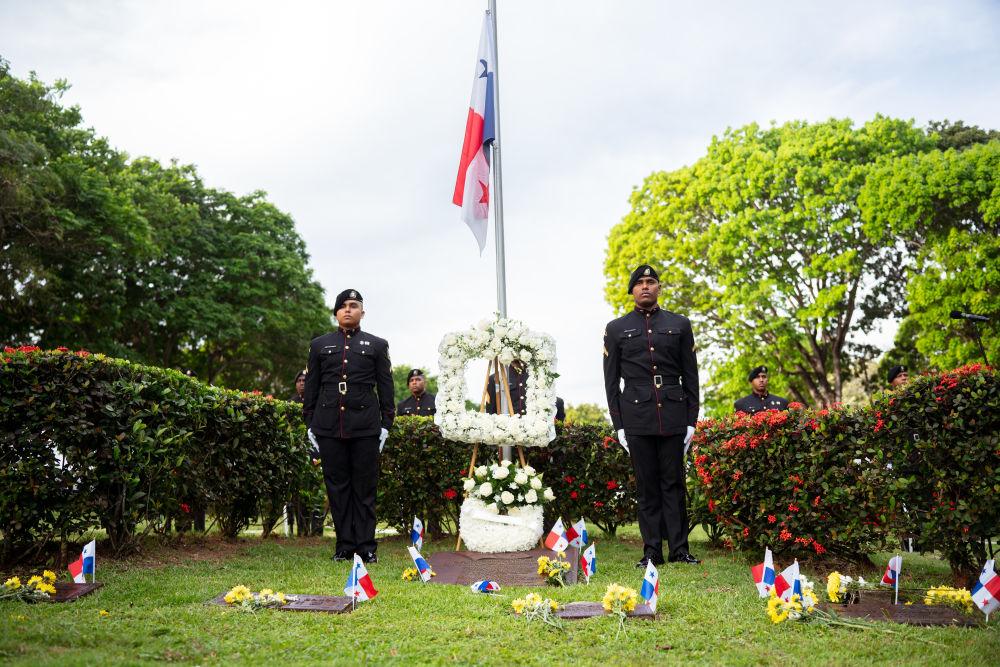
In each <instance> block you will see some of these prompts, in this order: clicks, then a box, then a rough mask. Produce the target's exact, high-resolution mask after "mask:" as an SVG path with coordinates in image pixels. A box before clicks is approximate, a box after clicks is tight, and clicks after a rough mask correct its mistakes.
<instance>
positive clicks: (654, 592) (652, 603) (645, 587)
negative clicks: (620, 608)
mask: <svg viewBox="0 0 1000 667" xmlns="http://www.w3.org/2000/svg"><path fill="white" fill-rule="evenodd" d="M639 595H641V596H642V599H643V600H645V601H646V603H647V604H648V605H649V608H650V610H652V612H653V613H654V614H655V613H656V599H657V598H659V597H660V573H659V572H657V571H656V566H655V565H653V561H652V560H651V559H650V560H647V561H646V573H645V574H644V575H642V588H640V589H639Z"/></svg>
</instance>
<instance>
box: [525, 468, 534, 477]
mask: <svg viewBox="0 0 1000 667" xmlns="http://www.w3.org/2000/svg"><path fill="white" fill-rule="evenodd" d="M524 474H525V475H534V474H535V469H534V468H532V467H531V466H524Z"/></svg>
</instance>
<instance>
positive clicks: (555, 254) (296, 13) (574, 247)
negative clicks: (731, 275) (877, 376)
mask: <svg viewBox="0 0 1000 667" xmlns="http://www.w3.org/2000/svg"><path fill="white" fill-rule="evenodd" d="M694 5H695V3H679V2H663V1H661V2H638V1H636V2H630V1H628V0H622V1H620V2H587V1H579V2H574V3H569V2H540V1H538V0H499V8H498V30H499V42H498V43H499V50H500V62H499V68H498V69H499V75H498V80H499V88H500V95H501V97H500V129H501V134H502V141H503V178H504V180H503V191H504V212H505V231H506V240H507V246H506V252H507V293H508V305H509V314H510V315H511V316H513V317H518V318H520V319H523V320H525V321H526V322H527V323H528V324H529V325H530V326H531V327H532V328H534V329H537V330H540V331H545V332H548V333H550V334H552V335H553V336H554V337H555V339H556V343H557V346H558V351H559V369H558V370H559V372H560V374H561V377H560V379H559V381H558V385H557V389H558V393H559V395H561V396H563V397H564V398H565V399H566V401H567V402H569V403H580V402H596V403H599V404H602V405H603V402H604V400H603V385H602V379H601V364H600V359H601V334H602V332H603V329H604V324H605V323H606V322H607V320H609V319H610V318H611V317H612V316H613V313H612V311H611V308H610V307H609V306H608V304H607V303H605V301H604V298H603V285H604V278H603V274H602V267H603V260H604V251H605V244H606V238H607V233H608V231H609V230H610V228H611V227H612V226H613V225H614V224H615V223H616V222H618V221H619V220H620V219H621V217H622V216H623V215H624V214H625V213H626V212H627V211H628V197H629V193H630V192H631V190H632V188H633V187H635V186H636V185H638V184H640V183H641V182H642V179H643V178H644V177H645V176H646V175H648V174H649V173H650V172H652V171H654V170H661V169H665V170H671V169H676V168H678V167H681V166H683V165H685V164H690V163H691V162H693V161H694V160H696V159H697V158H698V157H700V156H701V155H702V154H703V153H704V150H705V147H706V146H707V144H708V142H709V140H710V139H711V137H712V136H713V135H714V134H720V133H722V132H723V131H724V130H725V128H726V127H729V126H732V127H736V126H740V125H744V124H746V123H749V122H753V121H757V122H761V123H767V122H769V121H771V120H775V121H778V122H783V121H786V120H791V119H807V120H813V121H818V120H824V119H826V118H829V117H850V118H853V119H855V120H856V121H864V120H866V119H869V118H871V117H872V116H873V115H874V114H876V113H883V114H887V115H891V116H898V117H903V118H913V119H914V120H915V121H916V122H917V123H918V124H920V125H924V124H926V122H927V121H928V120H940V119H945V118H948V119H952V120H957V119H962V120H964V121H966V122H967V123H974V124H978V125H982V126H987V127H993V128H995V127H1000V120H998V118H997V113H998V110H1000V76H998V73H1000V46H998V44H1000V40H998V39H997V38H998V34H1000V3H998V2H995V1H994V2H988V1H981V2H975V1H950V2H940V1H936V2H916V1H912V0H911V1H905V2H871V1H870V0H869V1H868V2H838V3H818V2H810V3H804V2H791V1H789V2H784V3H779V2H754V3H749V2H715V3H698V6H694ZM709 5H711V6H709ZM485 6H486V2H485V1H484V2H476V1H474V0H450V1H447V2H446V1H444V0H441V1H435V0H425V1H423V2H388V1H385V2H380V1H377V0H370V1H368V2H350V3H348V2H316V3H312V2H287V3H275V2H245V1H240V2H235V1H232V2H204V1H202V2H191V1H177V0H173V1H171V2H169V3H168V2H158V3H153V2H139V1H135V2H109V1H100V0H87V1H83V0H80V1H78V2H56V1H47V0H35V1H34V2H24V1H14V0H0V55H2V56H3V57H4V58H5V59H7V60H8V61H9V62H10V64H11V67H12V69H13V71H14V73H15V74H17V75H18V76H25V75H27V73H28V72H29V71H31V70H34V71H36V72H37V73H38V75H39V76H40V77H41V78H42V79H43V80H45V81H52V80H54V79H56V78H65V79H68V80H69V82H70V83H71V84H72V86H73V87H72V89H71V90H70V92H69V93H68V94H67V96H66V97H65V100H66V101H67V102H69V103H72V104H78V105H80V107H81V108H82V110H83V114H84V119H85V122H86V124H88V125H91V126H93V127H94V128H95V129H96V130H97V131H98V132H99V133H100V134H103V135H105V136H108V137H110V139H111V142H112V144H114V145H115V146H117V147H118V148H120V149H123V150H125V151H127V152H128V153H130V154H131V155H133V156H137V155H149V156H153V157H155V158H158V159H160V160H164V161H166V160H169V159H171V158H176V159H178V160H179V161H181V162H184V163H194V164H196V165H197V166H198V169H199V171H200V172H201V174H202V176H203V177H204V179H205V182H206V183H207V184H209V185H210V186H213V187H217V188H223V189H227V190H231V191H234V192H237V193H241V194H242V193H246V192H249V191H251V190H256V189H262V190H265V191H267V192H268V194H269V197H270V199H271V200H272V201H273V202H275V203H276V204H277V205H278V206H279V207H281V208H282V209H283V210H285V211H288V212H289V213H291V215H292V216H293V217H294V218H295V220H296V224H297V226H298V229H299V232H300V233H301V234H302V236H303V237H304V238H305V241H306V243H307V245H308V248H309V253H310V255H311V266H312V268H313V270H314V271H315V275H316V277H317V279H318V280H319V281H320V282H321V283H322V285H323V286H324V288H325V289H326V292H327V300H328V302H330V303H331V304H332V302H333V299H334V297H335V295H336V294H337V292H339V291H340V290H342V289H344V288H347V287H351V288H355V289H358V290H359V291H361V292H362V294H363V295H364V297H365V306H366V310H367V316H366V319H365V327H366V328H367V329H368V330H369V331H372V332H373V333H375V334H377V335H379V336H382V337H384V338H387V339H388V340H389V341H390V344H391V349H392V356H393V359H394V360H395V361H396V362H398V363H408V364H411V365H419V366H424V367H427V368H430V369H431V370H436V363H437V352H436V350H437V345H438V342H439V340H440V339H441V336H442V335H443V334H444V333H445V332H447V331H451V330H455V329H459V328H464V327H466V326H468V325H470V324H472V323H474V322H476V321H478V320H479V319H481V318H483V317H485V316H488V315H489V314H490V313H492V312H493V311H494V310H495V309H496V283H495V263H494V256H495V251H494V246H493V231H492V227H491V230H490V241H489V245H488V246H487V248H486V251H485V252H484V253H483V255H482V256H481V257H480V255H479V253H478V248H477V246H476V242H475V240H474V237H473V236H472V233H471V232H470V231H469V230H468V228H466V226H465V225H464V224H463V223H462V222H461V221H460V220H459V217H458V209H457V208H456V207H455V206H453V205H452V204H451V195H452V190H453V188H454V183H455V173H456V169H457V165H458V154H459V150H460V149H461V143H462V136H463V132H464V127H465V118H466V115H467V111H468V101H469V94H470V91H471V86H472V77H473V71H474V64H475V54H476V48H477V42H478V38H479V31H480V25H481V21H482V10H483V9H484V8H485ZM696 335H697V332H696Z"/></svg>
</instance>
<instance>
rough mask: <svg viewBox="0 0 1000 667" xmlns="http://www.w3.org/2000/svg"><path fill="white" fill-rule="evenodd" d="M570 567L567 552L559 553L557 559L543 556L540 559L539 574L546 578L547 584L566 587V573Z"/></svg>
mask: <svg viewBox="0 0 1000 667" xmlns="http://www.w3.org/2000/svg"><path fill="white" fill-rule="evenodd" d="M570 567H571V566H570V563H569V561H567V560H566V552H565V551H559V552H557V553H556V557H555V558H549V557H548V556H542V557H540V558H539V559H538V574H540V575H542V576H544V577H545V582H546V583H548V584H551V585H552V586H565V585H566V573H567V572H569V569H570Z"/></svg>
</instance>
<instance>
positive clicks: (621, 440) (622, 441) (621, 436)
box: [618, 428, 632, 456]
mask: <svg viewBox="0 0 1000 667" xmlns="http://www.w3.org/2000/svg"><path fill="white" fill-rule="evenodd" d="M618 444H619V445H621V446H622V447H623V448H624V449H625V452H626V453H627V454H628V455H629V456H631V455H632V451H631V450H630V449H629V448H628V440H626V439H625V429H623V428H620V429H618Z"/></svg>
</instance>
